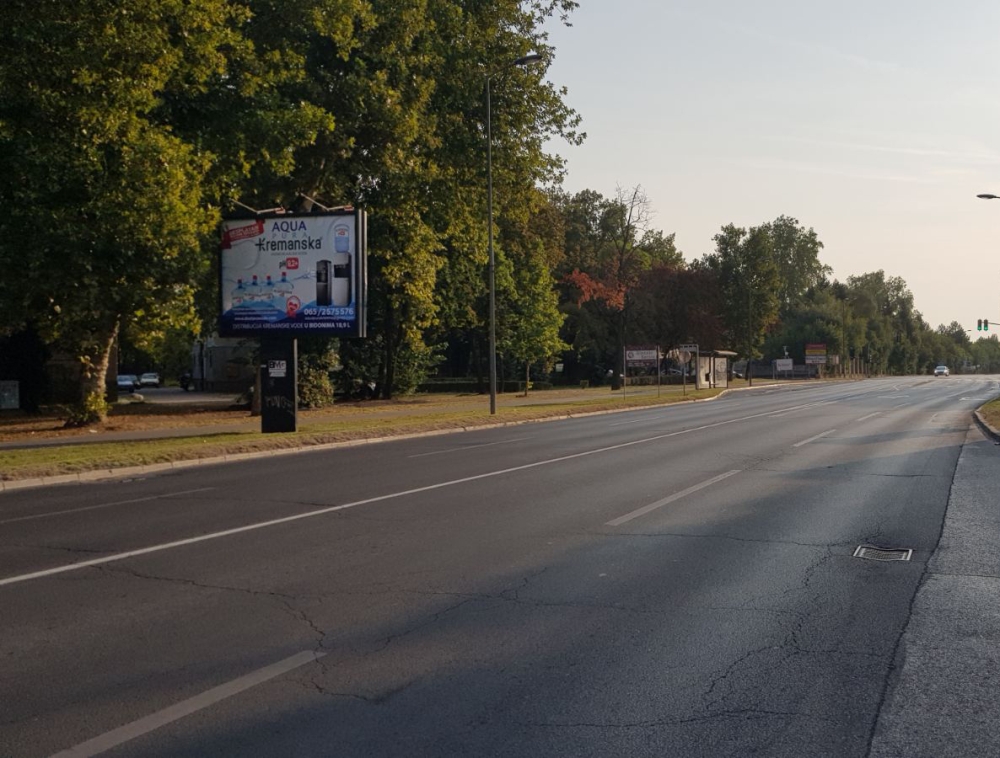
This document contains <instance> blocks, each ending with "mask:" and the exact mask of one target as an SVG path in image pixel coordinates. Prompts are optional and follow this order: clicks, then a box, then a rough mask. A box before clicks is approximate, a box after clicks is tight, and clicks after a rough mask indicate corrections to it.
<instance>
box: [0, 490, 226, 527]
mask: <svg viewBox="0 0 1000 758" xmlns="http://www.w3.org/2000/svg"><path fill="white" fill-rule="evenodd" d="M214 489H215V487H199V488H198V489H196V490H183V491H181V492H165V493H163V494H162V495H153V496H151V497H137V498H135V499H133V500H118V501H117V502H114V503H101V504H100V505H88V506H85V507H83V508H68V509H66V510H64V511H50V512H49V513H35V514H32V515H31V516H18V517H17V518H9V519H4V520H3V521H0V524H13V523H15V522H17V521H33V520H34V519H40V518H49V517H50V516H65V515H66V514H67V513H83V512H84V511H96V510H98V509H99V508H111V507H112V506H115V505H129V504H130V503H148V502H149V501H150V500H165V499H167V498H170V497H177V496H179V495H193V494H194V493H195V492H208V491H209V490H214Z"/></svg>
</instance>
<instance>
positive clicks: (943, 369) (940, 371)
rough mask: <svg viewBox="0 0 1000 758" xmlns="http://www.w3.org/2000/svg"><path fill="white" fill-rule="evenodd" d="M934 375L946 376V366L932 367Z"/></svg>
mask: <svg viewBox="0 0 1000 758" xmlns="http://www.w3.org/2000/svg"><path fill="white" fill-rule="evenodd" d="M934 376H948V367H947V366H938V367H937V368H936V369H934Z"/></svg>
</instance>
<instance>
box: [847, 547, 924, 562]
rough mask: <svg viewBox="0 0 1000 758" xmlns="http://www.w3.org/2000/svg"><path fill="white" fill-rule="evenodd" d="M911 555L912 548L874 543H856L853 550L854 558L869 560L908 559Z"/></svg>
mask: <svg viewBox="0 0 1000 758" xmlns="http://www.w3.org/2000/svg"><path fill="white" fill-rule="evenodd" d="M911 555H913V551H912V550H904V549H902V548H891V547H875V546H874V545H858V549H857V550H855V551H854V557H855V558H864V559H865V560H869V561H908V560H910V556H911Z"/></svg>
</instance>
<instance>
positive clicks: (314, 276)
mask: <svg viewBox="0 0 1000 758" xmlns="http://www.w3.org/2000/svg"><path fill="white" fill-rule="evenodd" d="M366 259H367V227H366V219H365V214H364V212H362V211H360V210H343V211H331V212H328V213H317V214H309V215H301V216H293V215H279V216H268V217H257V218H250V219H239V220H236V219H231V220H228V221H224V222H223V224H222V246H221V251H220V266H219V270H220V276H219V279H220V285H221V287H220V290H221V291H220V308H219V310H220V313H221V316H220V320H219V333H220V334H221V335H222V336H224V337H240V336H254V335H261V334H280V333H282V332H284V333H288V334H290V335H291V336H295V335H298V334H324V335H330V336H338V337H364V336H365V332H366V323H365V295H366V285H367V269H366Z"/></svg>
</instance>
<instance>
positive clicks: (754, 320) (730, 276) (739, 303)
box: [704, 224, 781, 360]
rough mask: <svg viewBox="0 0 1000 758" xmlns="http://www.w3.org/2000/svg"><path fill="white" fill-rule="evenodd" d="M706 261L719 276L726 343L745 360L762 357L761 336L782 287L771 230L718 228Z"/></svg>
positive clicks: (770, 323) (774, 318) (771, 322)
mask: <svg viewBox="0 0 1000 758" xmlns="http://www.w3.org/2000/svg"><path fill="white" fill-rule="evenodd" d="M704 265H706V266H707V267H708V268H709V269H710V270H712V271H713V272H714V273H715V275H716V277H718V281H719V293H720V295H721V305H722V314H723V322H724V323H725V327H726V337H727V340H728V342H729V344H730V345H732V346H733V348H735V349H736V350H737V351H738V352H739V353H740V354H742V355H744V356H745V357H746V358H747V359H748V360H753V359H755V358H759V357H761V356H762V353H761V346H762V345H763V342H764V338H765V336H766V335H767V333H768V332H769V331H770V329H771V328H772V326H773V325H774V324H775V323H776V322H777V320H778V309H779V297H778V292H779V288H780V287H781V276H780V274H779V272H778V267H777V265H776V264H775V261H774V255H773V245H772V241H771V235H770V233H769V229H768V228H767V226H757V227H753V228H751V229H744V228H741V227H737V226H734V225H733V224H728V225H727V226H724V227H722V230H721V231H720V232H719V233H718V234H716V235H715V252H714V253H711V254H709V255H707V256H705V259H704Z"/></svg>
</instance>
